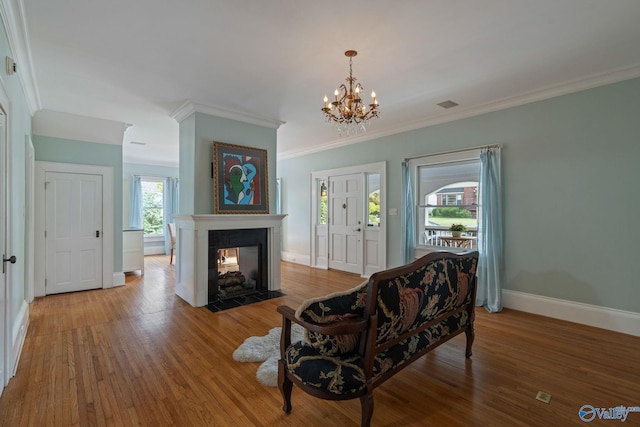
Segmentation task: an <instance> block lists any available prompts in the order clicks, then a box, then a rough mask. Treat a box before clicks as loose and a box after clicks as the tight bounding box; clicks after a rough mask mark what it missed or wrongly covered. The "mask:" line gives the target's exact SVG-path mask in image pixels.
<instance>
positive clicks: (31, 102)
mask: <svg viewBox="0 0 640 427" xmlns="http://www.w3.org/2000/svg"><path fill="white" fill-rule="evenodd" d="M0 15H1V16H2V23H3V24H4V27H5V29H6V32H7V38H8V40H9V49H11V52H12V54H13V55H14V56H15V58H13V59H14V61H15V62H16V64H17V68H18V70H17V73H16V74H17V76H18V79H19V80H20V83H21V86H22V90H23V91H24V95H25V97H26V99H27V107H28V108H29V112H30V114H31V115H32V116H33V115H34V114H35V112H36V111H38V110H40V109H42V103H41V102H40V94H39V93H38V86H37V85H36V79H35V74H34V71H33V60H32V58H31V48H30V47H29V34H28V30H27V22H26V20H25V13H24V4H23V0H0Z"/></svg>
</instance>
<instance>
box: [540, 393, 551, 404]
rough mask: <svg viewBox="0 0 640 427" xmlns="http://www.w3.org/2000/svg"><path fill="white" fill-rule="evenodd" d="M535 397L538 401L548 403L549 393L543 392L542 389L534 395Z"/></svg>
mask: <svg viewBox="0 0 640 427" xmlns="http://www.w3.org/2000/svg"><path fill="white" fill-rule="evenodd" d="M536 399H538V400H539V401H540V402H544V403H549V402H551V395H550V394H549V393H545V392H544V391H539V392H538V394H537V395H536Z"/></svg>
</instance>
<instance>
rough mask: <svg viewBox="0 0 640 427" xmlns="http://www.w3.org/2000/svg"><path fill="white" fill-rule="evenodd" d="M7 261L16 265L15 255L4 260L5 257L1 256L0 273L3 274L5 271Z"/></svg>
mask: <svg viewBox="0 0 640 427" xmlns="http://www.w3.org/2000/svg"><path fill="white" fill-rule="evenodd" d="M7 261H8V262H10V263H11V264H15V263H16V256H15V255H11V256H10V257H9V258H5V255H2V273H4V272H5V271H6V265H7Z"/></svg>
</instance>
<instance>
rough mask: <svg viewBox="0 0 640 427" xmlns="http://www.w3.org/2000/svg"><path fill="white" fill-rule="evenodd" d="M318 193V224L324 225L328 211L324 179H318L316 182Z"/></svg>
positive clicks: (327, 197)
mask: <svg viewBox="0 0 640 427" xmlns="http://www.w3.org/2000/svg"><path fill="white" fill-rule="evenodd" d="M318 186H319V189H318V195H319V197H320V200H319V202H320V203H318V210H319V212H318V224H321V225H324V224H326V223H327V218H328V216H329V215H328V212H329V210H328V209H329V205H328V200H329V196H328V191H327V183H326V182H325V181H319V182H318Z"/></svg>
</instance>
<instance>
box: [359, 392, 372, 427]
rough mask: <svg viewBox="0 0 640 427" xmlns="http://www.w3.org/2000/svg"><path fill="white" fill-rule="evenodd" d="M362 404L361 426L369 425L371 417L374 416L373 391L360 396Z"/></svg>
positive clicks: (366, 426)
mask: <svg viewBox="0 0 640 427" xmlns="http://www.w3.org/2000/svg"><path fill="white" fill-rule="evenodd" d="M360 405H361V406H362V421H361V422H360V426H361V427H369V425H370V424H371V417H372V416H373V393H372V392H371V391H369V393H368V394H365V395H364V396H360Z"/></svg>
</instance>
